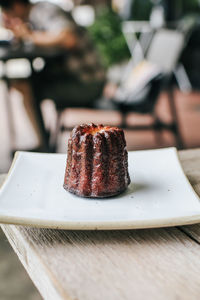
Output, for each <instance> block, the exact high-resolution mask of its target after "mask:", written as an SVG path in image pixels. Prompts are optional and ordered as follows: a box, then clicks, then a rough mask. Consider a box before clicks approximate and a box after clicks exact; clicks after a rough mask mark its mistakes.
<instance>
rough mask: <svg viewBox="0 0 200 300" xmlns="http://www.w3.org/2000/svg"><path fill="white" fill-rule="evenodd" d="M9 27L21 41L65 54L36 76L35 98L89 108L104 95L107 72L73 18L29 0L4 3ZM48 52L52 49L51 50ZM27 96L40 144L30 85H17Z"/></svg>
mask: <svg viewBox="0 0 200 300" xmlns="http://www.w3.org/2000/svg"><path fill="white" fill-rule="evenodd" d="M0 6H1V7H2V11H3V18H4V23H5V27H7V28H9V29H11V30H12V31H13V33H14V35H15V37H16V39H18V40H19V41H23V42H27V43H29V44H33V45H35V46H39V47H46V48H48V47H56V48H59V49H62V50H64V51H65V49H66V56H64V58H63V59H60V60H55V61H51V63H49V64H48V63H47V64H46V66H45V68H44V70H43V71H41V72H40V73H38V74H37V75H36V76H34V84H33V86H34V96H36V98H38V99H39V100H42V99H45V98H48V99H49V98H50V99H53V100H54V101H55V103H56V104H57V105H58V106H66V107H70V105H77V106H78V105H80V106H84V105H85V106H87V105H89V104H90V103H91V102H92V101H94V100H95V99H96V98H98V97H99V96H100V94H101V92H102V89H103V85H104V80H105V73H104V69H103V68H102V66H101V63H100V61H99V58H98V55H97V53H96V51H95V49H94V47H93V45H92V43H91V41H90V39H89V37H88V35H87V32H86V31H84V30H83V29H81V28H80V27H78V26H77V24H76V23H75V22H74V21H73V19H72V17H71V15H70V14H69V13H66V12H65V11H64V10H62V9H61V8H60V7H58V6H56V5H54V4H52V3H49V2H43V1H42V2H38V3H36V4H32V3H30V2H29V0H0ZM47 50H48V49H47ZM15 87H16V88H18V89H19V90H20V91H21V92H22V93H23V95H24V104H25V108H26V110H27V113H28V115H29V117H30V119H31V122H32V124H33V126H34V128H35V130H36V132H37V135H38V138H39V139H40V142H42V139H41V137H40V130H39V128H38V122H37V116H36V114H35V113H34V111H35V108H34V106H35V105H36V102H35V99H33V96H32V93H31V90H30V86H28V82H25V83H23V82H21V83H18V84H17V85H15Z"/></svg>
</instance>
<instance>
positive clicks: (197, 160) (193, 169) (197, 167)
mask: <svg viewBox="0 0 200 300" xmlns="http://www.w3.org/2000/svg"><path fill="white" fill-rule="evenodd" d="M179 155H180V159H181V163H182V166H183V168H184V171H185V172H186V174H187V177H188V178H189V180H190V182H191V184H192V186H193V188H194V190H195V191H196V193H197V194H198V195H200V150H199V149H195V150H188V151H181V152H180V153H179ZM181 229H182V230H183V231H184V232H185V233H186V234H187V235H188V236H190V237H192V238H193V239H194V240H196V241H197V242H198V243H200V224H197V225H190V226H182V227H181Z"/></svg>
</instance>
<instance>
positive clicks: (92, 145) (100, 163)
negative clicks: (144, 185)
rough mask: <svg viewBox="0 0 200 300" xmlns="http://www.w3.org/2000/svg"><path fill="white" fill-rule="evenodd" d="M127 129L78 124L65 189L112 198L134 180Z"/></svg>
mask: <svg viewBox="0 0 200 300" xmlns="http://www.w3.org/2000/svg"><path fill="white" fill-rule="evenodd" d="M127 158H128V154H127V150H126V141H125V138H124V132H123V130H122V129H119V128H117V127H109V126H103V125H94V124H87V125H80V126H76V127H75V128H74V129H73V130H72V133H71V136H70V139H69V141H68V157H67V166H66V172H65V179H64V185H63V186H64V188H65V189H66V190H67V191H69V192H71V193H74V194H76V195H78V196H83V197H110V196H113V195H117V194H119V193H121V192H123V191H124V190H125V189H126V188H127V186H128V185H129V183H130V177H129V174H128V161H127Z"/></svg>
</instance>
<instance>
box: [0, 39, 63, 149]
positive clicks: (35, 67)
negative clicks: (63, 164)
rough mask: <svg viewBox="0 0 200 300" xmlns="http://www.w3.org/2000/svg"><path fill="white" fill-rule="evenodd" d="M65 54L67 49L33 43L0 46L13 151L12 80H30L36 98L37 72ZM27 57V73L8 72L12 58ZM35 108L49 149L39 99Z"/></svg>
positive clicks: (44, 141) (44, 142)
mask: <svg viewBox="0 0 200 300" xmlns="http://www.w3.org/2000/svg"><path fill="white" fill-rule="evenodd" d="M63 56H66V51H64V50H61V49H57V48H41V47H34V46H33V45H32V44H22V45H20V46H19V45H18V46H16V45H15V44H13V45H12V44H10V45H7V46H0V61H1V63H2V66H1V67H2V72H1V73H2V74H1V76H0V79H2V80H3V81H4V82H5V83H6V86H7V93H6V95H5V98H6V105H7V115H8V121H9V122H8V124H9V126H10V128H9V131H10V141H11V153H12V152H13V150H16V149H14V145H13V144H12V143H13V140H14V125H13V118H12V111H11V106H10V99H9V91H10V87H11V81H12V80H15V79H16V80H20V79H23V80H24V79H25V80H27V81H28V82H29V84H30V85H31V88H32V91H33V97H34V98H35V95H34V92H35V88H34V86H33V78H34V76H37V73H38V72H39V71H40V69H41V68H42V67H43V66H44V65H45V64H46V63H49V62H51V61H54V60H56V59H59V58H61V57H63ZM20 59H25V60H27V62H28V63H29V68H28V70H27V68H26V71H25V75H24V76H21V75H17V76H16V77H15V75H14V76H12V75H11V76H9V74H8V70H7V69H8V68H7V64H8V63H9V62H10V61H12V60H16V61H17V60H20ZM34 104H35V110H36V113H37V119H38V121H39V124H38V125H39V127H40V131H41V135H42V139H43V148H44V151H47V152H48V151H49V133H48V132H47V130H46V129H45V126H44V121H43V117H42V112H41V107H40V103H39V102H38V101H35V103H34Z"/></svg>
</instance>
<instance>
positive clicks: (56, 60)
mask: <svg viewBox="0 0 200 300" xmlns="http://www.w3.org/2000/svg"><path fill="white" fill-rule="evenodd" d="M199 74H200V1H199V0H176V1H172V0H112V1H111V0H93V1H90V0H88V1H84V0H77V1H75V0H51V1H50V0H49V1H45V2H44V1H37V0H32V1H29V0H0V145H1V147H0V174H3V173H6V172H7V171H8V169H9V167H10V164H11V161H12V158H13V154H14V152H15V151H16V150H26V151H40V152H58V153H66V150H67V139H68V137H69V133H70V131H71V129H72V128H73V127H74V126H75V125H77V124H81V123H91V122H93V123H103V124H105V125H114V126H120V127H122V128H124V130H125V135H126V141H127V147H128V150H140V149H153V148H162V147H169V146H176V147H177V148H178V149H187V148H195V147H199V146H200V133H199V128H200V76H199ZM0 299H5V300H7V299H41V298H40V296H39V294H38V293H37V291H36V289H35V288H34V287H33V285H32V283H31V281H30V279H29V278H28V276H27V275H26V274H25V271H24V270H23V268H22V266H21V265H20V264H19V263H18V261H17V258H16V257H15V255H14V254H13V252H12V250H11V248H10V246H9V245H8V242H7V241H6V240H5V238H4V236H3V233H0Z"/></svg>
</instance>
